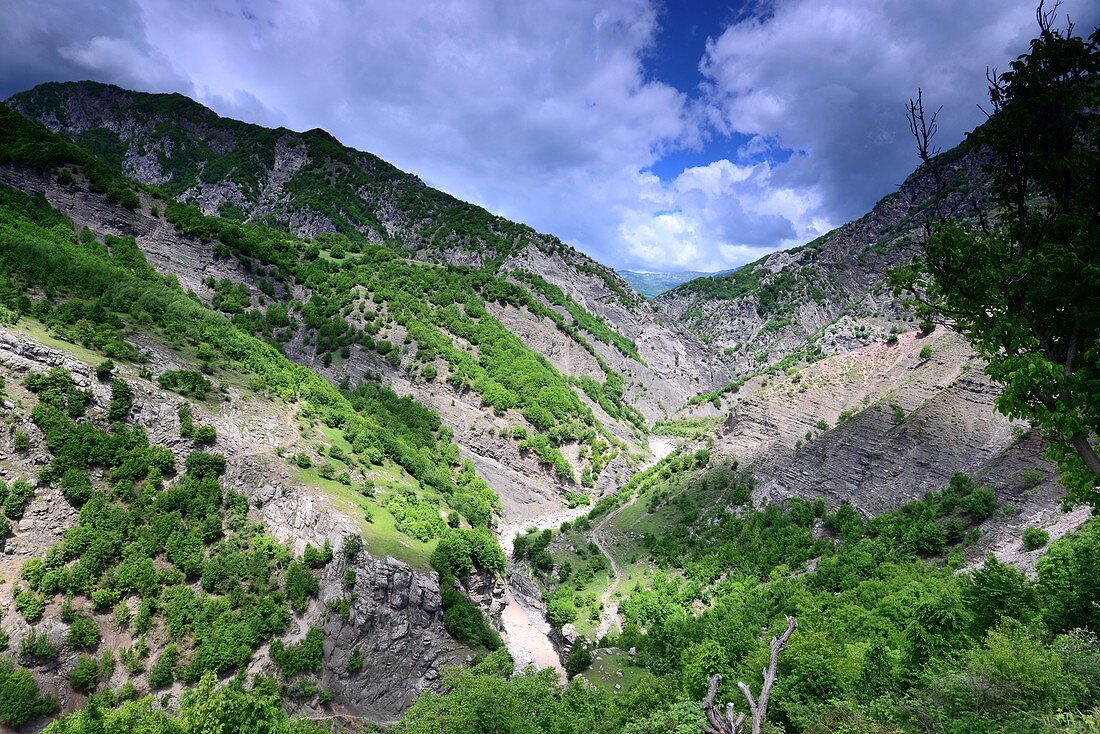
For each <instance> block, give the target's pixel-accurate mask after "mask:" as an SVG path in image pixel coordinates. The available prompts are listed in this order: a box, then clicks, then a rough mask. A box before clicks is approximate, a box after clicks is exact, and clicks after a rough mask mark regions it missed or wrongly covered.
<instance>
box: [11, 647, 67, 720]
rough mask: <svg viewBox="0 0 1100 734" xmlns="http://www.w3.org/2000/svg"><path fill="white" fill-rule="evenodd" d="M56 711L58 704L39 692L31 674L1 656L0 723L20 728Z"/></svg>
mask: <svg viewBox="0 0 1100 734" xmlns="http://www.w3.org/2000/svg"><path fill="white" fill-rule="evenodd" d="M56 709H57V703H56V702H55V701H54V700H53V699H52V698H50V697H48V696H43V695H42V694H41V693H40V692H39V691H38V686H37V685H35V683H34V679H33V678H32V677H31V674H30V672H28V671H27V670H25V669H23V668H20V667H18V666H17V665H16V664H15V661H14V660H12V659H11V658H10V657H8V656H0V723H2V724H6V725H8V726H14V727H20V726H22V725H23V724H26V723H27V722H28V721H30V720H31V719H33V718H34V717H36V716H43V715H45V714H51V713H53V712H54V711H55V710H56Z"/></svg>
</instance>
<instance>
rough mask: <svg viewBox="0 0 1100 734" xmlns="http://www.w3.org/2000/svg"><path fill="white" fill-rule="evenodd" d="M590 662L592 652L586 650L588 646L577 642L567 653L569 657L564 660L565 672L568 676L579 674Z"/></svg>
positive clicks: (586, 668)
mask: <svg viewBox="0 0 1100 734" xmlns="http://www.w3.org/2000/svg"><path fill="white" fill-rule="evenodd" d="M591 664H592V653H590V652H589V651H588V646H587V645H585V644H583V643H580V642H578V643H577V644H576V645H574V646H573V651H572V652H570V653H569V657H568V658H567V659H566V661H565V674H566V675H567V676H569V677H570V678H572V677H573V676H575V675H580V674H581V673H583V672H584V671H586V670H588V666H590V665H591Z"/></svg>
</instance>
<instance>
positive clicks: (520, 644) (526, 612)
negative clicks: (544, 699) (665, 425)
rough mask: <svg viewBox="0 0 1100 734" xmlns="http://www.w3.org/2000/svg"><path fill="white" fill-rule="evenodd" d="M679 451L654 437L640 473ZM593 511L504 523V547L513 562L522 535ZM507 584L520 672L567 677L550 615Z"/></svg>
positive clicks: (507, 626)
mask: <svg viewBox="0 0 1100 734" xmlns="http://www.w3.org/2000/svg"><path fill="white" fill-rule="evenodd" d="M675 448H676V443H675V441H674V440H673V439H671V438H667V437H665V436H651V437H650V439H649V453H650V458H649V459H648V460H647V461H646V462H645V463H644V464H642V465H641V466H640V467H638V471H644V470H646V469H648V468H649V467H651V466H653V465H654V464H656V463H657V462H658V461H660V460H661V459H663V458H664V457H666V456H668V455H669V454H671V453H672V452H673V451H674V450H675ZM589 510H591V507H590V506H588V505H584V506H581V507H573V508H567V509H563V510H560V511H558V512H552V513H547V514H544V515H538V516H536V517H533V518H529V519H527V520H522V521H513V522H510V523H503V524H502V525H501V527H500V544H501V547H502V548H503V549H504V553H505V555H507V556H508V558H509V560H510V559H511V556H512V543H513V541H514V540H515V538H516V536H517V535H519V534H520V533H521V532H526V531H527V530H529V529H531V528H536V529H538V530H545V529H547V528H557V527H558V526H560V525H561V524H562V523H563V522H565V521H567V520H569V521H572V520H575V519H577V518H578V517H581V516H583V515H586V514H588V512H589ZM601 550H603V551H604V555H608V554H607V551H606V550H605V549H604V548H603V547H602V546H601ZM608 561H610V562H611V565H612V568H614V567H615V562H614V559H612V558H611V557H610V556H609V555H608ZM506 578H507V576H506ZM615 582H617V579H616V580H615V581H613V582H612V583H613V584H614V583H615ZM506 584H507V585H506V588H505V596H504V601H505V606H504V612H503V613H502V614H501V624H502V625H503V627H504V635H503V637H504V642H505V645H506V646H507V648H508V652H509V653H510V654H511V655H512V658H513V659H514V660H515V662H516V668H517V669H520V670H522V669H523V668H525V667H526V666H528V665H534V666H535V667H536V668H540V669H541V668H553V669H554V670H556V671H558V674H559V675H562V676H564V674H565V671H564V669H563V668H562V666H561V661H560V660H559V659H558V652H557V650H556V649H555V648H554V644H553V643H552V642H551V641H550V632H551V627H550V622H549V620H547V619H546V615H545V614H543V612H542V610H541V609H537V608H533V607H532V606H531V605H528V604H524V603H523V602H522V601H520V598H519V597H522V593H521V592H520V591H519V589H516V588H513V584H512V583H511V582H506Z"/></svg>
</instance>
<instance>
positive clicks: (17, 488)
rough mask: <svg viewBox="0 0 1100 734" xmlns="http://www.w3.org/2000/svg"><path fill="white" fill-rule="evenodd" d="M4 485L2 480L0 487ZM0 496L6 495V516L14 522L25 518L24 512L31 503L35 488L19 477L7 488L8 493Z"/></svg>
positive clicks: (0, 492)
mask: <svg viewBox="0 0 1100 734" xmlns="http://www.w3.org/2000/svg"><path fill="white" fill-rule="evenodd" d="M2 484H3V480H0V485H2ZM0 494H3V495H5V496H4V514H5V515H7V516H8V517H9V518H11V519H12V520H18V519H20V518H21V517H23V511H24V510H26V509H27V503H28V502H30V501H31V496H32V495H33V494H34V487H32V486H31V485H30V484H28V483H27V480H25V479H23V478H22V477H19V478H17V479H16V480H15V481H13V482H12V483H11V484H10V485H9V486H7V487H6V492H4V491H0Z"/></svg>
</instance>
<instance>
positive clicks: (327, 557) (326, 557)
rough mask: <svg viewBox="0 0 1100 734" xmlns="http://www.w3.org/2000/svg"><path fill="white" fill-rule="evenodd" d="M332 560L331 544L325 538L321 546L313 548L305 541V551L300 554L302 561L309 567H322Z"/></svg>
mask: <svg viewBox="0 0 1100 734" xmlns="http://www.w3.org/2000/svg"><path fill="white" fill-rule="evenodd" d="M331 560H332V546H331V545H329V542H328V541H327V540H326V541H325V545H324V547H323V548H315V547H313V546H312V545H310V544H309V543H306V549H305V552H304V553H303V554H302V562H303V563H305V564H306V566H308V567H309V568H324V567H325V566H327V565H328V563H329V561H331Z"/></svg>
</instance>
